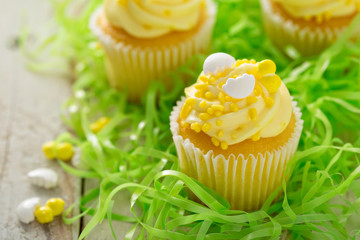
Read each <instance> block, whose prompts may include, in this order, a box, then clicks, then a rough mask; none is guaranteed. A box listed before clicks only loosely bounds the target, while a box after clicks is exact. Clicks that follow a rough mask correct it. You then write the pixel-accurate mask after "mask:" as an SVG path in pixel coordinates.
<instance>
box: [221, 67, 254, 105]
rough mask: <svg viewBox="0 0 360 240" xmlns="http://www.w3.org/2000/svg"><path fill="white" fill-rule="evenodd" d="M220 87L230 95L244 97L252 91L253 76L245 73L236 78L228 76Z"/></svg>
mask: <svg viewBox="0 0 360 240" xmlns="http://www.w3.org/2000/svg"><path fill="white" fill-rule="evenodd" d="M222 88H223V90H224V91H225V93H226V94H228V95H229V96H230V97H233V98H237V99H241V98H246V97H247V96H249V95H250V94H251V93H252V92H253V91H254V88H255V77H254V75H249V74H246V73H245V74H244V75H242V76H241V77H237V78H236V79H234V78H229V79H228V80H227V82H226V84H224V85H223V87H222Z"/></svg>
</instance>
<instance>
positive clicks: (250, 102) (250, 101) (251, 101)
mask: <svg viewBox="0 0 360 240" xmlns="http://www.w3.org/2000/svg"><path fill="white" fill-rule="evenodd" d="M257 100H258V99H257V97H255V96H249V97H247V98H246V102H247V104H248V105H251V104H253V103H256V102H257Z"/></svg>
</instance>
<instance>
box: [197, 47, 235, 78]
mask: <svg viewBox="0 0 360 240" xmlns="http://www.w3.org/2000/svg"><path fill="white" fill-rule="evenodd" d="M235 62H236V60H235V58H234V57H233V56H231V55H229V54H226V53H221V52H219V53H214V54H211V55H210V56H208V57H207V58H206V59H205V62H204V65H203V71H204V73H205V74H209V73H212V74H216V73H217V72H219V71H222V70H224V69H226V68H230V67H231V66H232V65H233V64H235Z"/></svg>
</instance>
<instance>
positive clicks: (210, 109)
mask: <svg viewBox="0 0 360 240" xmlns="http://www.w3.org/2000/svg"><path fill="white" fill-rule="evenodd" d="M206 112H207V113H208V114H210V115H213V114H214V112H215V111H214V109H212V108H211V107H209V108H208V109H207V110H206Z"/></svg>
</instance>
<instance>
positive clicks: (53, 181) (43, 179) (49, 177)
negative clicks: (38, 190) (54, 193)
mask: <svg viewBox="0 0 360 240" xmlns="http://www.w3.org/2000/svg"><path fill="white" fill-rule="evenodd" d="M27 175H28V177H29V179H30V182H31V183H32V184H34V185H36V186H38V187H43V188H46V189H49V188H53V187H56V185H57V183H58V175H57V174H56V172H55V171H54V170H52V169H49V168H38V169H35V170H33V171H31V172H29V173H28V174H27Z"/></svg>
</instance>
